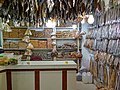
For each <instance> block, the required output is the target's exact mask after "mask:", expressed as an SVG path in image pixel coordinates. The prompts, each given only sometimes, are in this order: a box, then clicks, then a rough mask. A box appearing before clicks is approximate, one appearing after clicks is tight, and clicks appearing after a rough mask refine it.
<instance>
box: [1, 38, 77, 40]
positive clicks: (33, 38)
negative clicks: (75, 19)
mask: <svg viewBox="0 0 120 90" xmlns="http://www.w3.org/2000/svg"><path fill="white" fill-rule="evenodd" d="M3 39H4V40H22V38H3ZM30 39H31V40H47V39H48V38H30ZM51 39H52V38H51ZM54 40H75V38H55V39H54Z"/></svg>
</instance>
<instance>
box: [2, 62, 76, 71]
mask: <svg viewBox="0 0 120 90" xmlns="http://www.w3.org/2000/svg"><path fill="white" fill-rule="evenodd" d="M76 68H77V65H76V63H75V62H74V61H20V62H19V63H18V64H17V65H8V66H0V71H3V70H6V69H7V70H9V69H14V70H15V69H24V70H25V69H76Z"/></svg>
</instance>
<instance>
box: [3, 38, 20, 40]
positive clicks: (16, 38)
mask: <svg viewBox="0 0 120 90" xmlns="http://www.w3.org/2000/svg"><path fill="white" fill-rule="evenodd" d="M3 39H4V40H21V39H22V38H3Z"/></svg>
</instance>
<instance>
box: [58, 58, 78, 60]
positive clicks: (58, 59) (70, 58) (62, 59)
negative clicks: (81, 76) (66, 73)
mask: <svg viewBox="0 0 120 90" xmlns="http://www.w3.org/2000/svg"><path fill="white" fill-rule="evenodd" d="M56 60H77V59H76V58H56Z"/></svg>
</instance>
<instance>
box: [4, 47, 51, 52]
mask: <svg viewBox="0 0 120 90" xmlns="http://www.w3.org/2000/svg"><path fill="white" fill-rule="evenodd" d="M4 50H6V51H7V50H10V51H12V50H18V51H19V50H26V49H25V48H4ZM32 50H52V49H51V48H34V49H32Z"/></svg>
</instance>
